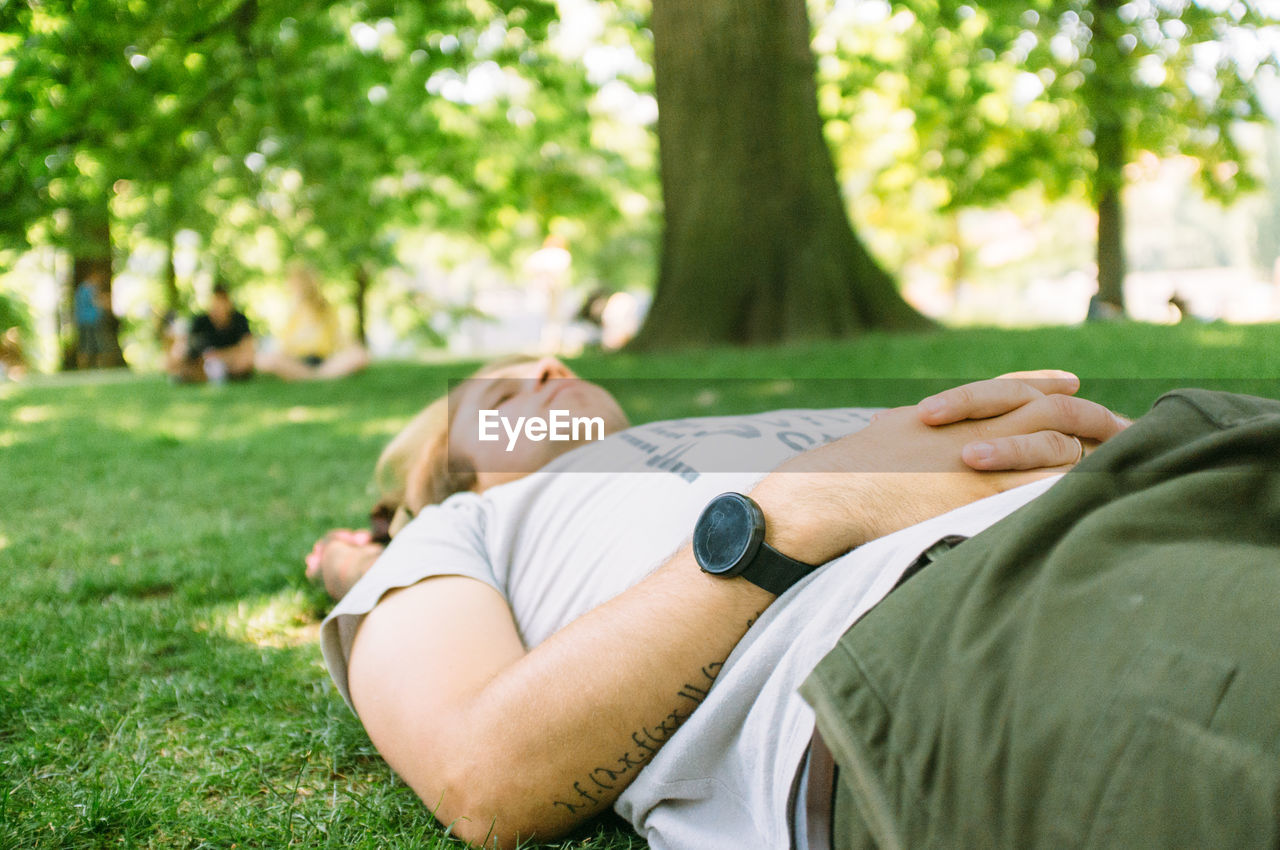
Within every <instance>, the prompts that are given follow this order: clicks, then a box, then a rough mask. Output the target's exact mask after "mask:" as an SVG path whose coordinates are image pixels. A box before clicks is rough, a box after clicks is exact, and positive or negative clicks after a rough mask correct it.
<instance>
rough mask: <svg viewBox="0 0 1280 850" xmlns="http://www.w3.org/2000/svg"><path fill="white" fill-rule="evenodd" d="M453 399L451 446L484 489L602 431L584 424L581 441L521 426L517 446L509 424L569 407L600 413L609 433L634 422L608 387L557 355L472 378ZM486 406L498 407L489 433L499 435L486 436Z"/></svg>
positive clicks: (576, 413)
mask: <svg viewBox="0 0 1280 850" xmlns="http://www.w3.org/2000/svg"><path fill="white" fill-rule="evenodd" d="M453 404H454V405H455V411H454V419H453V426H452V427H451V428H450V430H449V448H450V450H451V452H452V453H453V454H454V455H455V456H457V457H463V458H468V459H470V460H471V462H472V465H473V466H474V467H475V470H476V489H477V490H479V491H483V490H485V489H487V488H489V487H492V486H495V485H497V484H502V483H505V482H507V481H514V480H515V479H517V478H521V477H523V476H525V475H528V474H529V473H530V472H533V471H535V470H537V469H540V468H541V467H543V466H545V465H546V464H547V463H548V462H550V461H551V460H552V459H554V458H556V457H558V456H559V455H561V454H563V453H565V452H567V451H569V450H571V449H574V448H576V447H578V446H580V445H582V444H583V443H584V442H587V441H588V440H590V439H591V438H593V437H597V436H598V433H597V431H596V430H592V429H587V428H583V429H580V431H579V439H578V440H551V439H546V438H544V439H542V440H532V439H528V438H527V437H526V435H525V432H524V430H523V428H521V430H520V435H519V437H518V438H517V439H516V440H515V443H514V446H512V445H511V438H510V436H509V432H508V430H507V428H508V427H510V428H515V427H516V426H517V423H518V422H520V420H521V417H524V421H525V422H526V423H527V422H528V421H530V420H531V419H540V420H547V421H549V420H550V419H551V411H552V410H559V411H568V416H569V417H573V418H580V417H581V418H592V417H599V418H600V419H602V420H603V421H604V433H605V434H606V435H608V434H612V433H614V432H615V431H620V430H622V429H624V428H626V427H627V425H628V423H627V417H626V414H625V413H623V412H622V408H621V407H619V405H618V402H617V401H616V400H615V399H614V397H613V396H612V395H610V394H609V391H608V390H606V389H604V388H603V387H601V386H599V385H597V384H593V383H591V382H590V381H584V380H582V379H581V378H579V377H578V376H576V375H575V374H573V372H571V371H570V370H569V368H568V367H567V366H565V365H564V364H563V363H561V362H560V361H559V360H556V359H555V358H553V357H546V358H543V359H541V360H535V361H530V362H527V363H517V364H514V365H512V366H507V367H504V368H502V369H499V370H497V371H495V372H493V373H492V374H490V375H486V376H485V377H483V378H472V379H471V380H469V381H467V382H466V383H465V384H464V385H463V386H462V389H461V391H460V392H459V393H458V397H457V401H456V402H454V403H453ZM481 411H497V413H496V414H493V413H489V414H487V420H488V422H489V423H491V424H490V425H489V427H488V432H489V433H490V434H493V433H496V434H497V436H498V439H497V440H485V441H482V440H481V439H480V432H481V421H482V420H481ZM562 417H563V414H562ZM503 421H505V423H506V424H505V425H504V424H502V423H503ZM588 431H590V433H589V434H588V433H587V432H588ZM509 446H511V448H510V450H509V451H508V447H509Z"/></svg>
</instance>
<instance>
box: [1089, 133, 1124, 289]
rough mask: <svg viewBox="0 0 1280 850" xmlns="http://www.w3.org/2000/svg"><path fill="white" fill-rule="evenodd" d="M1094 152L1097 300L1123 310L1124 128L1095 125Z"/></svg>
mask: <svg viewBox="0 0 1280 850" xmlns="http://www.w3.org/2000/svg"><path fill="white" fill-rule="evenodd" d="M1095 133H1096V135H1095V138H1094V150H1095V152H1096V153H1097V157H1098V173H1097V175H1096V177H1095V178H1094V183H1095V191H1094V203H1095V204H1096V205H1097V209H1098V300H1099V301H1103V302H1105V303H1107V304H1111V305H1112V306H1114V307H1116V308H1117V309H1118V310H1121V311H1123V310H1124V277H1125V260H1124V204H1123V201H1122V199H1121V197H1120V193H1121V191H1122V190H1123V189H1124V161H1125V153H1124V125H1123V124H1122V123H1121V122H1120V121H1115V120H1105V121H1103V120H1100V121H1098V123H1097V129H1096V131H1095Z"/></svg>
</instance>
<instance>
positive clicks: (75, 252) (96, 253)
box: [62, 198, 125, 370]
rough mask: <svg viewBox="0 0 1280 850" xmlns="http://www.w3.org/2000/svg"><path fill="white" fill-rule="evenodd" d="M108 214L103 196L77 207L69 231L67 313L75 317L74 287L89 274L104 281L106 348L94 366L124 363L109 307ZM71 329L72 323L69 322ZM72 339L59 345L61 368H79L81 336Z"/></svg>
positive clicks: (117, 328)
mask: <svg viewBox="0 0 1280 850" xmlns="http://www.w3.org/2000/svg"><path fill="white" fill-rule="evenodd" d="M109 216H110V213H109V212H108V210H107V202H106V199H105V198H104V199H102V202H101V203H100V204H97V205H94V206H92V207H86V208H82V209H80V210H79V211H78V212H77V213H75V214H74V215H73V216H72V230H71V250H72V255H71V256H72V260H71V277H70V279H68V281H67V293H66V298H67V303H68V305H70V306H71V309H69V310H68V315H70V316H74V315H75V311H74V301H75V291H76V287H77V286H78V285H79V284H80V282H81V281H82V280H85V279H87V278H88V277H89V276H90V275H92V274H94V273H95V272H96V273H99V274H101V275H102V280H103V281H104V283H103V287H102V295H103V298H102V300H103V302H104V307H103V313H102V318H101V319H100V322H101V326H102V336H103V342H104V344H105V350H104V351H103V353H102V354H100V355H99V356H98V357H97V360H96V363H94V364H93V365H97V366H123V365H125V363H124V354H123V352H122V351H121V350H120V320H119V318H118V317H117V316H116V314H115V311H114V310H113V309H112V308H111V301H112V299H111V283H112V275H111V226H110V218H109ZM72 327H73V328H74V323H73V324H72ZM78 337H79V335H78V334H77V338H76V339H74V340H71V341H70V342H69V343H68V344H64V345H63V347H62V368H63V369H64V370H70V369H75V368H77V367H78V363H77V361H78V360H79V361H80V362H84V360H85V358H82V357H78V356H77V355H80V354H81V353H82V352H81V351H80V339H79V338H78Z"/></svg>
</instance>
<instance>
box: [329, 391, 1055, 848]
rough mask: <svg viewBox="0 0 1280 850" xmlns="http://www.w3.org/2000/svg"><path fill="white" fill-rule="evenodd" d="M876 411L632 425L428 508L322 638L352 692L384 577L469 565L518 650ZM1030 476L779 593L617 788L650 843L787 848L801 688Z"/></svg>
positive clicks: (802, 730) (802, 728)
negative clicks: (916, 564)
mask: <svg viewBox="0 0 1280 850" xmlns="http://www.w3.org/2000/svg"><path fill="white" fill-rule="evenodd" d="M873 413H875V411H874V410H867V409H855V408H846V409H837V410H784V411H775V412H771V413H764V414H755V415H750V416H735V417H709V418H698V419H684V420H674V421H667V422H654V423H649V424H646V425H639V426H636V427H634V428H630V429H628V430H626V431H623V432H621V433H618V434H614V435H611V436H610V437H609V438H607V439H605V440H603V441H600V442H597V443H591V444H588V445H586V446H583V447H582V448H579V449H577V450H575V451H573V452H570V453H568V454H566V455H563V456H561V457H560V458H557V459H556V460H555V461H554V462H552V463H551V464H550V465H548V466H547V467H545V468H544V469H543V470H542V471H540V472H537V473H534V474H532V475H529V476H526V477H525V478H522V479H520V480H518V481H515V482H512V483H511V484H507V485H503V486H501V487H495V488H492V489H490V490H488V491H486V492H485V493H484V494H482V495H476V494H474V493H462V494H458V495H456V496H453V497H452V498H450V499H448V500H447V501H446V502H445V503H444V504H442V505H439V506H435V507H430V508H427V509H425V510H424V511H423V512H422V514H421V515H420V516H419V517H418V518H417V519H415V520H414V521H413V522H411V523H410V524H409V525H408V526H407V527H405V528H404V529H403V530H402V531H401V532H400V533H399V534H398V535H397V536H396V538H395V540H393V541H392V543H391V545H390V546H388V548H387V551H386V552H385V553H384V554H383V556H382V557H381V558H380V559H379V560H378V562H377V563H376V564H375V565H374V567H373V568H372V569H371V570H370V571H369V573H368V574H367V575H366V576H365V577H364V578H363V579H361V580H360V582H358V583H357V584H356V585H355V587H353V588H352V589H351V591H350V592H349V593H348V594H347V595H346V597H344V598H343V600H342V601H341V602H340V603H339V604H338V606H337V607H336V608H335V609H334V610H333V612H332V613H331V614H330V615H329V617H328V618H327V619H326V620H325V622H324V625H323V627H322V631H321V645H322V648H323V651H324V656H325V661H326V663H327V664H328V666H329V671H330V673H331V675H332V676H333V679H334V682H335V683H336V685H337V687H338V690H339V691H340V692H341V693H342V695H343V698H344V699H347V701H348V704H350V696H349V693H348V690H347V658H348V655H349V653H350V649H351V642H352V640H353V639H354V636H355V632H356V629H357V628H358V627H359V624H360V621H361V619H362V618H363V616H364V615H365V614H367V613H368V612H369V611H370V610H372V608H373V607H374V605H376V604H377V602H378V600H379V599H381V597H382V596H383V595H384V594H385V593H386V592H387V591H388V590H391V589H393V588H397V587H407V586H409V585H412V584H414V583H416V582H418V581H421V580H422V579H424V578H428V577H430V576H436V575H463V576H471V577H474V578H476V579H478V580H480V581H483V582H485V583H486V584H489V585H491V586H493V587H494V588H496V589H497V590H498V591H499V592H500V593H502V594H503V596H505V597H506V599H507V600H508V602H509V603H510V605H511V610H512V614H513V615H514V617H515V621H516V626H517V628H518V630H519V633H520V636H521V639H522V640H523V641H524V644H525V646H526V647H527V648H532V647H534V646H536V645H537V644H539V643H541V642H542V641H543V640H546V638H548V637H549V636H550V635H551V634H553V633H554V632H556V631H558V630H559V629H561V628H563V627H564V626H565V625H567V624H568V623H569V622H571V621H572V620H574V619H575V618H577V617H578V616H580V615H581V614H583V613H585V612H586V611H588V610H590V609H592V608H594V607H596V606H597V605H599V604H601V603H603V602H605V601H607V600H608V599H610V598H612V597H613V596H616V595H617V594H619V593H621V592H622V591H624V590H626V589H627V588H629V587H631V586H632V585H634V584H636V583H637V582H639V581H640V580H641V579H643V578H644V577H645V576H646V575H648V574H649V573H650V572H652V571H653V570H654V569H655V568H657V567H658V566H660V565H661V564H662V563H663V562H665V561H666V560H667V559H668V557H669V556H670V555H671V554H673V553H674V552H675V551H676V550H677V549H678V548H679V547H680V546H681V545H682V544H683V543H685V542H686V541H687V540H688V538H689V536H690V534H691V532H692V530H693V523H694V521H695V520H696V519H697V516H698V514H699V513H700V512H701V510H702V508H703V507H704V506H705V505H706V503H707V502H708V501H710V500H711V499H712V498H713V497H714V496H716V495H717V494H719V493H723V492H725V491H729V490H736V491H739V492H746V491H747V490H749V489H750V488H751V487H752V486H753V485H754V484H755V482H756V481H757V480H759V478H761V477H762V476H763V475H764V474H765V473H766V472H767V471H768V470H770V469H772V468H773V467H775V466H777V465H778V464H779V463H781V462H782V461H784V460H786V459H787V458H788V457H790V456H792V455H793V454H795V453H797V452H799V451H802V450H804V449H806V448H810V447H812V446H814V445H818V444H821V443H824V442H828V441H830V440H832V439H836V438H838V437H840V436H843V435H844V434H847V433H851V432H853V431H856V430H858V429H860V428H861V427H863V426H864V425H866V423H867V421H868V420H869V418H870V416H871V415H872V414H873ZM1048 483H1049V482H1042V483H1038V484H1035V485H1029V486H1028V487H1024V488H1020V489H1019V490H1016V491H1011V492H1009V493H1005V494H1002V495H1000V496H996V497H993V498H991V499H986V500H984V501H982V502H978V503H976V504H974V505H970V506H968V507H966V508H962V509H960V510H957V511H953V512H951V513H950V514H946V515H944V516H942V517H937V518H935V519H933V520H930V521H928V522H925V523H921V524H920V525H917V526H913V527H912V528H909V529H906V530H904V531H901V532H898V533H897V534H893V535H890V536H888V537H885V538H882V539H880V540H877V541H873V542H872V543H869V544H867V545H865V546H862V547H860V548H859V549H857V550H855V551H854V552H851V553H849V554H848V555H845V556H844V557H842V558H839V559H837V560H835V561H833V562H831V563H830V564H828V565H827V566H825V567H823V568H822V569H820V570H817V571H815V572H814V573H813V574H812V575H810V576H808V577H806V578H805V579H804V580H803V581H801V582H799V583H797V584H796V585H795V586H794V587H792V588H791V589H790V590H789V591H787V593H786V594H784V595H783V596H782V597H780V598H779V599H778V600H777V601H775V602H774V603H773V604H772V605H771V606H770V607H769V608H768V610H766V611H765V613H764V614H763V615H762V616H761V617H760V619H759V621H758V622H756V623H755V625H753V626H752V628H751V629H750V631H749V632H748V633H747V634H746V636H745V637H744V638H743V639H742V641H741V642H740V643H739V644H738V646H737V648H736V649H735V650H734V652H733V654H732V655H731V656H730V657H729V659H728V660H727V661H726V662H725V664H724V667H723V668H722V669H721V671H720V673H719V675H718V677H717V679H716V684H715V687H714V688H712V689H711V692H710V694H709V695H708V696H707V698H706V700H705V701H704V702H703V703H702V705H701V706H700V707H699V708H698V710H697V711H696V712H694V714H693V716H692V717H691V718H690V719H689V720H688V721H687V722H686V723H685V725H684V726H683V727H681V729H680V730H679V731H678V732H677V733H676V734H675V735H673V736H672V737H671V738H670V740H668V741H667V742H666V744H665V745H664V746H663V747H662V749H661V750H660V751H659V752H658V754H657V755H656V756H654V758H653V761H652V762H650V763H649V764H648V765H647V766H646V767H645V768H644V769H643V770H641V771H640V774H639V775H638V776H637V777H636V779H635V781H634V782H633V783H632V784H631V786H630V787H629V788H628V789H627V790H626V792H625V793H623V795H622V796H621V797H620V798H619V799H618V801H617V803H616V804H615V807H614V808H615V809H616V810H617V812H618V813H619V814H620V815H622V816H623V817H624V818H626V819H627V820H629V821H630V822H631V823H632V825H633V826H634V827H635V828H636V830H637V832H639V833H640V834H641V835H642V836H644V837H645V838H646V839H647V840H648V841H649V844H650V846H651V847H653V848H655V850H661V848H668V847H670V848H699V850H702V848H718V847H723V848H726V850H727V849H728V848H733V850H741V848H748V847H785V846H787V845H788V842H789V838H788V827H787V818H786V809H787V798H788V795H789V793H790V790H791V783H792V780H793V779H794V777H795V773H796V768H797V766H798V764H799V763H800V760H801V757H802V756H803V753H804V749H805V747H806V746H807V744H808V741H809V738H810V736H811V735H812V732H813V713H812V711H811V709H809V707H808V706H807V704H805V703H804V701H803V700H802V699H801V698H800V697H799V695H798V694H797V693H796V689H797V688H798V687H799V685H800V683H801V682H802V681H803V680H804V678H805V676H807V675H808V673H809V671H810V670H812V668H813V666H814V665H815V664H816V663H817V662H818V660H819V659H821V657H822V656H823V655H824V654H826V652H827V650H829V649H830V648H831V647H832V646H833V645H834V644H835V642H836V640H837V639H838V638H839V637H840V635H841V634H842V633H843V632H844V631H845V629H847V628H848V627H849V625H851V624H852V623H853V622H854V620H856V619H857V618H858V617H859V616H861V615H862V614H863V613H864V612H865V611H867V610H868V609H869V608H871V606H872V605H874V604H875V603H876V602H878V601H879V600H880V599H881V598H883V597H884V596H885V594H887V593H888V592H889V591H890V590H891V589H892V588H893V586H894V584H896V582H897V581H898V579H899V577H900V576H901V575H902V572H903V571H904V570H905V569H906V568H907V567H908V566H909V565H910V564H911V562H912V561H914V560H915V559H916V557H918V556H919V554H920V553H921V552H923V551H924V550H926V549H927V548H929V547H930V546H931V545H933V543H935V542H936V541H937V540H939V539H940V538H942V537H945V536H948V535H953V534H959V535H966V536H968V535H972V534H975V533H977V532H978V531H980V530H981V529H983V528H985V527H986V526H987V525H989V524H991V523H992V522H994V521H996V520H997V519H999V518H1001V517H1003V516H1004V515H1006V514H1007V513H1009V512H1011V511H1012V510H1013V509H1014V508H1016V507H1018V506H1020V505H1022V504H1023V503H1025V502H1026V501H1029V500H1030V499H1031V498H1033V497H1034V496H1035V495H1038V494H1039V493H1040V492H1043V490H1044V489H1046V488H1047V486H1048Z"/></svg>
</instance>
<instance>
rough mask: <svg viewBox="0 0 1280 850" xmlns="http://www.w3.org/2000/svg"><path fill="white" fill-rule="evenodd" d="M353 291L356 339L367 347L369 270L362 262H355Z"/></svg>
mask: <svg viewBox="0 0 1280 850" xmlns="http://www.w3.org/2000/svg"><path fill="white" fill-rule="evenodd" d="M354 278H355V283H356V287H355V291H354V292H353V293H352V300H353V301H354V302H355V307H356V340H357V341H358V342H359V343H360V345H362V346H364V347H365V348H368V347H369V329H368V309H369V270H368V269H367V268H365V265H364V263H356V268H355V275H354Z"/></svg>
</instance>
